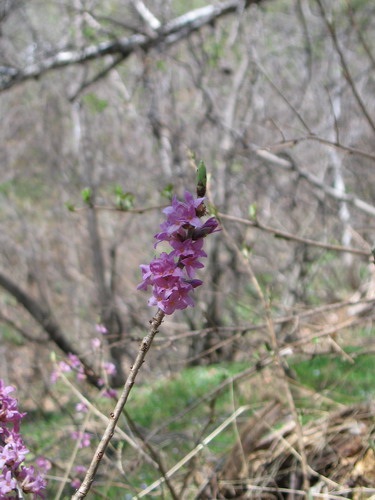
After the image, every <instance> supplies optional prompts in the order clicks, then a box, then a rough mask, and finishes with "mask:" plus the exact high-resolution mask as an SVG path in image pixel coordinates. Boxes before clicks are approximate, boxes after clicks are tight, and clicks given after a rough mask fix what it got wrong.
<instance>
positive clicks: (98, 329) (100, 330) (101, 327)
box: [95, 324, 108, 335]
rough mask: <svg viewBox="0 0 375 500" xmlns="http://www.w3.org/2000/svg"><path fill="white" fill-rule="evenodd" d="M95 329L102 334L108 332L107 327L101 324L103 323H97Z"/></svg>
mask: <svg viewBox="0 0 375 500" xmlns="http://www.w3.org/2000/svg"><path fill="white" fill-rule="evenodd" d="M95 330H96V331H97V332H98V333H101V334H102V335H106V334H107V333H108V330H107V328H106V327H105V326H104V325H101V324H98V325H95Z"/></svg>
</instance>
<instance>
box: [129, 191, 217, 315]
mask: <svg viewBox="0 0 375 500" xmlns="http://www.w3.org/2000/svg"><path fill="white" fill-rule="evenodd" d="M203 201H204V198H196V199H195V198H194V197H193V195H192V194H191V193H189V192H188V191H186V192H185V202H180V201H178V200H177V198H176V196H175V197H174V198H173V200H172V205H171V206H169V207H167V208H165V209H164V210H163V213H164V214H166V216H167V220H166V221H165V222H163V223H162V224H161V225H160V229H161V232H160V233H158V234H156V235H155V238H156V240H157V242H156V244H155V247H156V246H157V245H158V243H160V242H162V241H166V242H168V243H169V244H170V245H171V247H172V248H173V250H172V251H171V252H170V253H169V254H168V253H166V252H162V253H161V254H160V257H155V258H154V259H153V260H152V261H151V262H150V264H149V265H141V266H140V268H141V271H142V283H140V284H139V285H138V289H139V290H147V288H148V287H149V286H151V287H152V297H151V298H150V299H149V301H148V305H149V306H157V307H159V308H160V309H161V310H162V311H164V312H165V314H172V313H173V312H174V311H175V310H176V309H185V308H186V307H189V306H192V307H194V300H193V299H192V297H191V293H192V292H193V290H194V288H196V287H198V286H200V285H201V284H202V281H200V280H196V279H194V276H195V273H196V271H197V269H201V268H203V267H204V264H203V263H202V262H201V261H200V260H199V259H200V258H201V257H207V254H206V253H205V252H204V251H203V249H202V248H203V238H204V237H205V236H207V235H208V234H210V233H214V232H216V231H219V229H218V222H217V221H216V219H215V218H214V217H211V218H210V219H208V220H207V221H206V222H204V223H203V221H202V220H201V217H200V216H199V215H198V214H200V213H202V211H199V210H198V207H200V208H201V205H202V204H203ZM203 212H204V210H203Z"/></svg>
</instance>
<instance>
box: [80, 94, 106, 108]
mask: <svg viewBox="0 0 375 500" xmlns="http://www.w3.org/2000/svg"><path fill="white" fill-rule="evenodd" d="M82 101H83V102H84V103H85V104H86V106H87V107H88V109H89V111H91V112H92V113H102V112H103V111H104V110H105V108H106V107H107V106H108V101H107V100H106V99H100V97H98V96H97V95H96V94H92V93H91V94H86V95H85V96H84V97H83V99H82Z"/></svg>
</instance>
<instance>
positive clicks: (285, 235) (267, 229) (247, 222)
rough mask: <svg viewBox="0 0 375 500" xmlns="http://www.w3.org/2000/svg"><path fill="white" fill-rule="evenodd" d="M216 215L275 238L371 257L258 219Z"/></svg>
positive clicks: (368, 254)
mask: <svg viewBox="0 0 375 500" xmlns="http://www.w3.org/2000/svg"><path fill="white" fill-rule="evenodd" d="M217 216H218V217H221V218H222V219H226V220H231V221H234V222H239V223H241V224H245V225H247V226H251V227H254V228H256V229H260V230H261V231H265V232H266V233H271V234H273V235H274V236H276V237H277V238H281V239H284V240H287V241H295V242H297V243H304V244H305V245H310V246H314V247H319V248H326V249H327V250H332V251H334V252H346V253H351V254H354V255H362V256H363V257H371V252H370V251H366V250H360V249H358V248H349V247H343V246H341V245H332V244H330V243H321V242H320V241H315V240H310V239H309V238H303V237H302V236H296V235H294V234H291V233H287V232H286V231H280V230H279V229H276V228H273V227H270V226H266V225H265V224H262V223H261V222H259V221H258V220H248V219H242V218H241V217H235V216H234V215H228V214H223V213H221V212H219V213H218V214H217Z"/></svg>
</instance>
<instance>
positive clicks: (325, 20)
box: [316, 0, 375, 132]
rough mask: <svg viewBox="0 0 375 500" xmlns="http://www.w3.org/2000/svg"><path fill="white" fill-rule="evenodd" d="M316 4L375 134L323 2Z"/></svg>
mask: <svg viewBox="0 0 375 500" xmlns="http://www.w3.org/2000/svg"><path fill="white" fill-rule="evenodd" d="M316 3H317V4H318V6H319V9H320V13H321V16H322V18H323V20H324V22H325V24H326V26H327V28H328V31H329V34H330V35H331V38H332V42H333V45H334V47H335V50H336V52H337V55H338V56H339V58H340V62H341V64H342V67H343V70H344V76H345V78H346V80H347V82H348V84H349V87H350V88H351V90H352V92H353V95H354V98H355V100H356V101H357V104H358V106H359V107H360V108H361V110H362V113H363V115H364V117H365V118H366V120H367V123H368V124H369V125H370V127H371V129H372V131H373V132H375V122H374V120H373V119H372V118H371V116H370V114H369V113H368V111H367V107H366V105H365V103H364V102H363V99H362V97H361V95H360V94H359V92H358V89H357V86H356V84H355V83H354V80H353V77H352V75H351V72H350V69H349V65H348V63H347V62H346V57H345V56H344V53H343V51H342V50H341V47H340V45H339V42H338V39H337V34H336V29H335V26H334V24H333V23H332V22H331V21H330V20H329V19H328V17H327V13H326V11H325V9H324V6H323V2H322V1H321V0H316Z"/></svg>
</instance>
